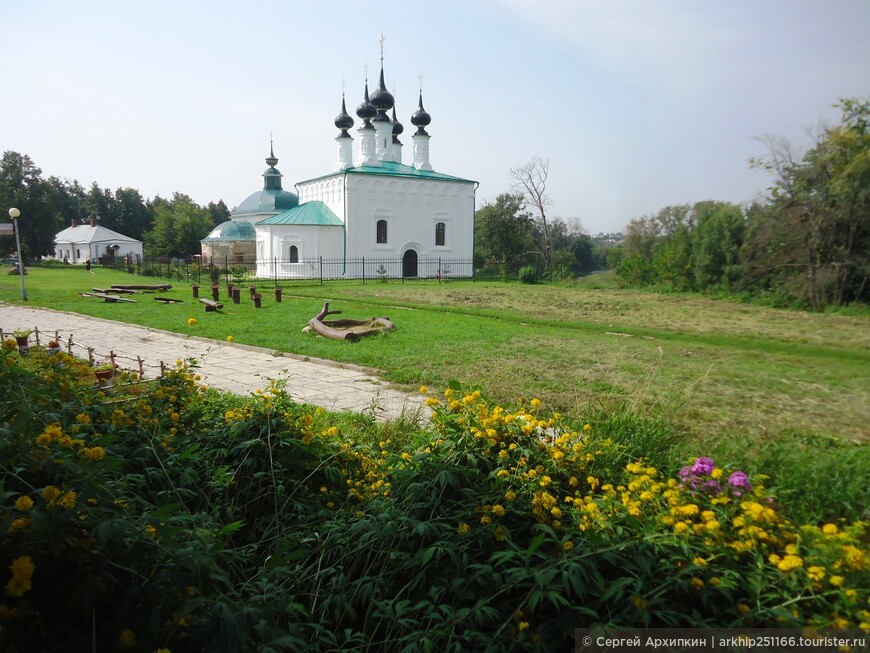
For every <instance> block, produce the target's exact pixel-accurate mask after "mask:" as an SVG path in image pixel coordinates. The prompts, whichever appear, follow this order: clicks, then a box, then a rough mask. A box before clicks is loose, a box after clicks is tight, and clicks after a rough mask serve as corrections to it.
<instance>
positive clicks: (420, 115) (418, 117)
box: [411, 91, 432, 136]
mask: <svg viewBox="0 0 870 653" xmlns="http://www.w3.org/2000/svg"><path fill="white" fill-rule="evenodd" d="M430 122H432V116H430V115H429V114H428V113H427V112H426V109H424V108H423V91H420V102H419V104H418V105H417V110H416V111H415V112H414V113H413V114H411V124H412V125H414V126H415V127H416V128H417V132H416V133H417V134H423V135H426V136H428V134H427V133H426V125H428V124H429V123H430Z"/></svg>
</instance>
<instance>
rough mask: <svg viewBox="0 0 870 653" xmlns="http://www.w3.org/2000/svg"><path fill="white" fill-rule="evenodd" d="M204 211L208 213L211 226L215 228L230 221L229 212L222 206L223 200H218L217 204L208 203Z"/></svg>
mask: <svg viewBox="0 0 870 653" xmlns="http://www.w3.org/2000/svg"><path fill="white" fill-rule="evenodd" d="M205 210H206V211H208V213H209V215H210V216H211V221H212V225H213V226H215V227H216V226H218V225H219V224H220V223H222V222H226V221H227V220H229V219H230V210H229V209H228V208H227V205H226V204H224V201H223V200H218V202H217V204H215V203H214V202H209V203H208V206H206V207H205Z"/></svg>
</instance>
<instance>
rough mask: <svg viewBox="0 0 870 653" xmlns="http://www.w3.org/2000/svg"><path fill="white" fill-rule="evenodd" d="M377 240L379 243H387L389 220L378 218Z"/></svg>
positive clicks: (376, 226)
mask: <svg viewBox="0 0 870 653" xmlns="http://www.w3.org/2000/svg"><path fill="white" fill-rule="evenodd" d="M375 242H376V243H377V244H378V245H386V244H387V221H386V220H378V221H377V223H376V224H375Z"/></svg>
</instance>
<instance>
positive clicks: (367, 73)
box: [363, 59, 369, 81]
mask: <svg viewBox="0 0 870 653" xmlns="http://www.w3.org/2000/svg"><path fill="white" fill-rule="evenodd" d="M363 70H364V71H365V73H366V81H369V60H368V59H366V62H365V63H364V64H363Z"/></svg>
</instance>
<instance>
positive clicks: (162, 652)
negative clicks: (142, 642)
mask: <svg viewBox="0 0 870 653" xmlns="http://www.w3.org/2000/svg"><path fill="white" fill-rule="evenodd" d="M154 653H172V651H170V650H169V649H168V648H158V649H157V650H155V651H154Z"/></svg>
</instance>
